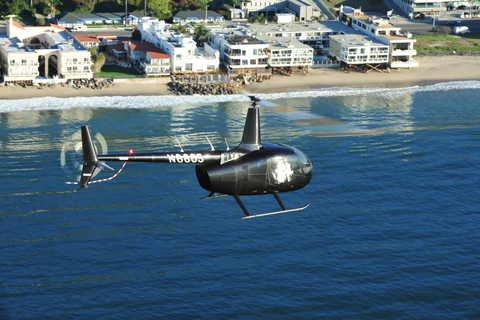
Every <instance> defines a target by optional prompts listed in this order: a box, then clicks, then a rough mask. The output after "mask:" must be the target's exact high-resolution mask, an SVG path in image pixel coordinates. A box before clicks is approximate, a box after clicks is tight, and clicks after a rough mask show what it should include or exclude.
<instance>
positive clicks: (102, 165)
mask: <svg viewBox="0 0 480 320" xmlns="http://www.w3.org/2000/svg"><path fill="white" fill-rule="evenodd" d="M98 167H99V168H100V169H102V170H105V171H114V169H113V168H112V167H110V166H108V165H107V164H106V163H103V162H101V161H98Z"/></svg>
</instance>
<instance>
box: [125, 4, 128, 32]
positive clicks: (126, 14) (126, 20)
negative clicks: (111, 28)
mask: <svg viewBox="0 0 480 320" xmlns="http://www.w3.org/2000/svg"><path fill="white" fill-rule="evenodd" d="M127 13H128V12H127V0H125V27H126V26H127Z"/></svg>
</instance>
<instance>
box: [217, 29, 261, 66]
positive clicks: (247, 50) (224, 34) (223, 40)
mask: <svg viewBox="0 0 480 320" xmlns="http://www.w3.org/2000/svg"><path fill="white" fill-rule="evenodd" d="M208 43H209V46H211V47H213V48H216V49H217V50H219V52H220V60H221V61H222V69H223V70H224V71H226V72H227V73H229V74H242V73H266V72H267V73H269V72H270V71H268V70H267V67H268V50H267V49H268V44H267V43H265V42H263V41H261V40H260V39H257V38H256V37H252V36H251V35H248V34H247V33H246V30H245V29H244V28H235V29H233V28H226V29H218V30H211V31H210V36H209V38H208Z"/></svg>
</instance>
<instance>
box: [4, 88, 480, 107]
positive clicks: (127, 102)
mask: <svg viewBox="0 0 480 320" xmlns="http://www.w3.org/2000/svg"><path fill="white" fill-rule="evenodd" d="M459 89H480V81H455V82H444V83H438V84H434V85H428V86H421V87H419V86H414V87H404V88H343V87H333V88H323V89H316V90H304V91H296V92H284V93H268V94H256V96H257V97H258V98H260V99H262V100H276V99H288V98H318V97H342V96H366V95H369V96H371V95H376V96H380V97H384V98H386V99H393V98H396V97H399V96H402V95H405V94H412V93H415V92H427V91H446V90H459ZM246 101H249V98H248V97H247V96H246V95H244V94H237V95H216V96H201V95H191V96H173V95H167V96H112V97H76V98H55V97H42V98H30V99H18V100H0V112H16V111H29V110H36V111H38V110H65V109H72V108H113V109H148V108H155V107H174V106H178V105H192V104H212V103H220V102H246Z"/></svg>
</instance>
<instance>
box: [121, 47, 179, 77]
mask: <svg viewBox="0 0 480 320" xmlns="http://www.w3.org/2000/svg"><path fill="white" fill-rule="evenodd" d="M123 45H124V49H125V52H126V57H127V63H128V65H129V66H136V67H137V68H138V69H140V70H141V71H142V72H143V73H145V74H146V75H148V76H165V75H169V74H170V57H169V56H168V55H167V54H166V53H165V52H164V51H163V50H161V49H159V48H157V47H155V45H153V44H152V43H150V42H146V41H138V40H131V41H124V42H123Z"/></svg>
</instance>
